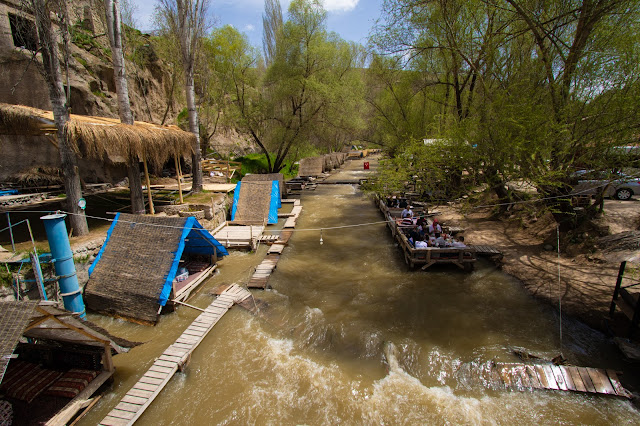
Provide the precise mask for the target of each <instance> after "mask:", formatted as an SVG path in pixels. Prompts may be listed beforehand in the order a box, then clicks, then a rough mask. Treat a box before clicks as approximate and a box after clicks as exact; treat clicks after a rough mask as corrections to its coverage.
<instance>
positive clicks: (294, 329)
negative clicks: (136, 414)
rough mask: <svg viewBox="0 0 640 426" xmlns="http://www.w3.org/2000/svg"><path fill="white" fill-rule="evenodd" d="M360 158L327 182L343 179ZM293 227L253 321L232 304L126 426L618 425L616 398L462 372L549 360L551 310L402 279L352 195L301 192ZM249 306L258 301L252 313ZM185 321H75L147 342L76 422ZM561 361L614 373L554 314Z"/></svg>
mask: <svg viewBox="0 0 640 426" xmlns="http://www.w3.org/2000/svg"><path fill="white" fill-rule="evenodd" d="M361 168H362V160H359V161H354V162H352V163H351V164H350V166H349V167H347V170H345V171H342V172H341V174H342V176H347V177H348V176H351V177H352V176H354V174H357V173H358V172H357V170H359V169H361ZM302 204H303V206H304V210H303V212H302V215H301V217H300V220H299V221H298V225H297V231H296V232H295V233H294V235H293V237H292V238H291V240H290V243H289V246H288V247H287V248H286V249H285V251H284V253H283V255H282V257H281V259H280V262H279V263H278V267H277V269H276V270H275V272H274V274H273V275H272V276H271V279H270V281H269V283H270V285H271V286H272V287H273V288H272V289H271V290H267V291H260V290H258V291H255V290H252V293H253V294H254V295H255V297H256V298H257V299H259V300H260V301H262V302H264V303H265V304H264V306H263V307H262V308H261V309H260V312H259V314H258V315H252V314H251V313H249V312H248V311H245V310H244V309H242V308H240V307H237V306H236V307H234V308H233V309H232V310H231V311H229V313H227V314H226V315H225V316H224V317H223V318H222V320H221V321H220V322H219V323H218V324H217V325H216V326H215V327H214V329H213V330H212V331H211V332H210V333H209V335H208V336H207V338H206V339H205V340H204V342H203V343H202V344H201V345H200V346H199V347H198V348H197V349H196V351H195V352H194V354H193V357H192V359H191V362H190V364H189V366H188V368H187V369H186V371H185V372H184V373H178V374H177V375H176V376H175V377H174V378H173V379H172V380H171V381H170V383H169V384H168V386H167V387H166V388H165V389H164V391H163V392H162V393H161V394H160V395H159V396H158V398H157V399H156V400H155V401H154V402H153V403H152V405H151V406H150V408H148V409H147V411H146V413H145V414H144V415H143V416H142V417H141V418H140V420H139V421H138V424H141V425H186V424H191V425H207V424H337V423H344V424H374V423H375V424H451V423H453V424H458V423H466V424H514V423H523V424H534V423H535V424H557V423H563V424H586V423H588V424H602V425H605V424H606V425H610V424H622V423H637V422H638V413H637V411H636V410H635V409H634V408H633V406H632V405H631V404H630V403H629V402H627V401H624V400H620V399H616V398H608V397H602V396H594V395H584V394H572V393H569V392H546V391H536V392H530V391H524V392H520V391H513V390H511V391H504V390H497V389H491V388H487V387H486V386H483V384H482V383H481V382H480V381H479V380H477V379H475V377H476V375H475V374H474V373H473V372H474V371H476V370H477V368H479V367H480V366H481V365H482V364H483V363H485V362H487V361H490V360H497V361H505V362H518V360H519V359H518V358H517V357H516V356H515V355H513V352H512V351H513V349H514V348H520V349H524V350H526V351H528V352H531V353H536V354H540V355H543V356H545V357H548V358H551V357H553V356H556V355H558V354H559V353H560V341H559V332H558V316H557V314H556V312H555V311H554V310H553V309H551V308H550V307H547V306H544V305H541V304H539V303H538V302H537V301H536V300H534V299H533V298H531V297H530V296H529V295H528V294H526V293H525V292H524V290H523V289H522V288H521V286H520V285H519V283H518V282H517V281H516V280H515V279H513V278H511V277H509V276H507V275H505V274H504V273H502V272H500V271H499V270H497V269H496V268H495V267H493V266H492V265H490V264H488V263H484V262H478V264H477V265H476V268H475V270H474V271H473V272H472V273H465V272H462V271H458V270H457V268H456V267H455V266H452V267H450V268H441V269H436V270H433V271H429V272H422V271H419V270H417V271H413V270H409V269H408V268H407V267H406V265H405V263H404V260H403V258H402V257H401V255H400V252H399V250H398V248H397V247H395V246H394V243H393V240H392V238H391V236H390V233H389V230H388V229H387V228H386V227H385V226H384V225H383V224H376V225H369V226H361V227H352V228H342V229H336V230H325V231H323V233H322V240H323V244H322V245H321V244H320V233H319V232H318V231H315V230H314V231H305V229H316V228H328V227H333V226H341V225H355V224H363V223H370V222H377V221H380V220H382V216H381V214H380V212H379V211H378V210H377V209H376V208H375V207H374V204H373V202H372V201H371V200H370V199H369V198H368V197H367V196H366V195H364V194H363V193H362V192H360V191H359V190H358V189H357V188H356V187H355V186H352V185H319V186H318V188H317V189H316V190H315V191H307V192H305V193H304V194H303V195H302ZM265 252H266V247H264V246H262V247H260V248H259V249H258V250H257V252H255V253H246V252H232V254H231V255H230V256H228V257H226V258H224V259H223V260H222V261H221V262H220V267H219V273H217V274H216V275H215V276H214V277H212V278H211V279H210V280H209V281H208V282H207V283H205V285H204V286H203V288H202V289H201V290H200V291H199V293H198V294H197V295H196V296H195V297H193V298H192V299H191V300H190V303H193V304H194V305H197V306H200V307H205V306H207V305H208V304H209V303H211V301H212V296H210V295H209V294H208V292H209V291H210V290H211V289H212V288H214V287H216V286H218V285H220V284H222V283H234V282H235V283H239V284H245V283H246V282H247V281H248V279H249V276H250V273H251V268H252V267H254V266H256V265H258V264H259V263H260V261H261V260H262V258H263V257H264V255H265ZM261 305H262V304H261ZM197 315H198V312H196V311H194V310H191V309H189V308H186V307H180V308H179V309H178V310H177V312H175V313H172V314H169V315H166V316H164V317H162V319H161V320H160V322H159V324H158V325H157V326H156V327H145V326H140V325H136V324H131V323H128V322H125V321H122V320H116V319H110V318H107V317H101V316H98V315H90V316H89V319H90V320H92V321H95V322H97V323H98V324H99V325H101V326H103V327H105V328H107V329H109V330H110V331H111V332H113V333H114V334H116V335H120V336H122V337H125V338H127V339H130V340H136V341H142V342H146V343H145V344H143V345H141V346H139V347H136V348H134V349H132V350H131V351H130V352H129V353H127V354H122V355H118V356H116V357H115V358H114V361H115V364H116V367H117V371H116V374H115V383H114V385H113V387H112V389H111V390H108V391H107V392H106V393H105V394H104V396H103V397H102V399H101V400H100V401H99V402H98V404H97V405H96V406H95V407H94V409H93V410H92V411H91V412H90V413H89V414H88V415H87V416H86V417H85V418H84V419H83V420H82V422H81V424H84V425H91V424H96V423H97V422H99V421H100V420H101V419H102V418H103V417H104V416H105V415H106V414H107V413H108V412H109V410H110V409H111V408H113V407H114V406H115V404H117V402H118V401H119V399H120V398H121V397H122V396H123V395H124V394H125V393H126V391H127V390H128V389H129V388H130V387H131V386H132V385H133V384H134V383H135V382H136V381H137V379H138V378H139V377H140V376H141V375H142V374H143V373H144V372H145V371H146V369H147V368H148V367H150V366H151V364H152V363H153V361H154V359H155V357H157V356H159V355H160V354H161V353H162V351H163V350H164V349H165V348H166V347H167V346H168V345H170V344H171V343H173V341H174V340H175V339H176V338H177V337H178V336H179V335H180V333H181V332H182V330H184V329H185V328H186V327H187V326H188V325H189V324H190V322H191V321H192V320H193V319H194V318H195V317H196V316H197ZM563 322H564V338H563V346H562V353H563V354H564V356H565V357H566V358H568V360H569V361H570V362H571V363H573V364H576V365H583V366H593V367H607V368H617V367H618V366H617V365H616V364H615V362H613V361H612V360H613V359H615V358H617V356H616V355H615V354H613V353H612V352H611V350H612V349H611V345H609V344H608V343H607V341H606V339H605V337H604V336H602V335H600V334H599V333H597V332H595V331H593V330H591V329H589V328H587V327H585V326H583V325H581V324H580V323H577V322H575V321H571V320H569V319H567V318H564V319H563Z"/></svg>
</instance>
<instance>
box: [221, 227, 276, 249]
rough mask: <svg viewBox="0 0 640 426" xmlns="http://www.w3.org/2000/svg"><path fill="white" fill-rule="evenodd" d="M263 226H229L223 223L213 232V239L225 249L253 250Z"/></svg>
mask: <svg viewBox="0 0 640 426" xmlns="http://www.w3.org/2000/svg"><path fill="white" fill-rule="evenodd" d="M263 231H264V226H259V225H255V226H249V225H247V226H243V225H229V224H228V223H226V222H225V223H224V225H223V226H221V227H218V228H217V229H215V230H214V231H213V233H212V234H213V237H214V238H215V239H216V240H218V241H219V242H220V244H222V245H223V246H225V247H226V248H249V249H255V246H256V243H257V241H258V240H259V239H260V237H261V236H262V233H263Z"/></svg>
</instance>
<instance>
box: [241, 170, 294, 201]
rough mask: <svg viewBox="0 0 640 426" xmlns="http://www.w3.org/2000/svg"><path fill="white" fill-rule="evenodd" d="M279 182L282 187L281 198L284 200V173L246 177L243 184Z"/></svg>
mask: <svg viewBox="0 0 640 426" xmlns="http://www.w3.org/2000/svg"><path fill="white" fill-rule="evenodd" d="M274 180H277V181H278V183H279V185H280V198H284V190H285V186H284V175H283V174H282V173H258V174H251V175H246V176H245V177H243V178H242V182H271V181H274Z"/></svg>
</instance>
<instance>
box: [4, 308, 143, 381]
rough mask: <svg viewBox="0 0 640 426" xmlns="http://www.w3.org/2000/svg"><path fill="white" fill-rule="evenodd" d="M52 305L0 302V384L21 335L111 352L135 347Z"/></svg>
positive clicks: (133, 343) (133, 344)
mask: <svg viewBox="0 0 640 426" xmlns="http://www.w3.org/2000/svg"><path fill="white" fill-rule="evenodd" d="M53 305H54V304H53V303H52V302H43V301H30V300H28V301H9V302H0V382H1V381H2V377H3V375H4V371H5V369H6V367H7V364H8V363H9V360H10V358H9V357H10V356H11V354H12V353H13V351H14V350H15V348H16V345H17V344H18V341H19V339H20V337H21V336H25V337H31V338H34V339H45V340H54V341H57V342H66V343H71V344H78V345H88V346H97V347H100V348H103V347H104V346H105V345H108V346H110V347H111V350H112V352H114V353H122V352H127V350H128V348H131V347H133V346H136V345H138V343H135V342H129V341H127V340H125V339H120V338H117V337H115V336H112V335H110V334H109V333H108V332H107V331H106V330H103V329H101V328H100V327H98V326H96V325H94V324H92V323H90V322H89V321H82V320H79V319H78V318H76V317H74V316H73V315H72V314H71V313H70V312H68V311H65V310H64V309H60V308H57V307H55V306H53Z"/></svg>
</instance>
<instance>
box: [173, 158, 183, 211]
mask: <svg viewBox="0 0 640 426" xmlns="http://www.w3.org/2000/svg"><path fill="white" fill-rule="evenodd" d="M173 158H174V159H175V160H176V177H177V178H178V194H180V204H184V200H183V199H182V182H180V181H181V180H182V176H181V173H180V162H179V161H178V156H177V155H176V156H175V157H173Z"/></svg>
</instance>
